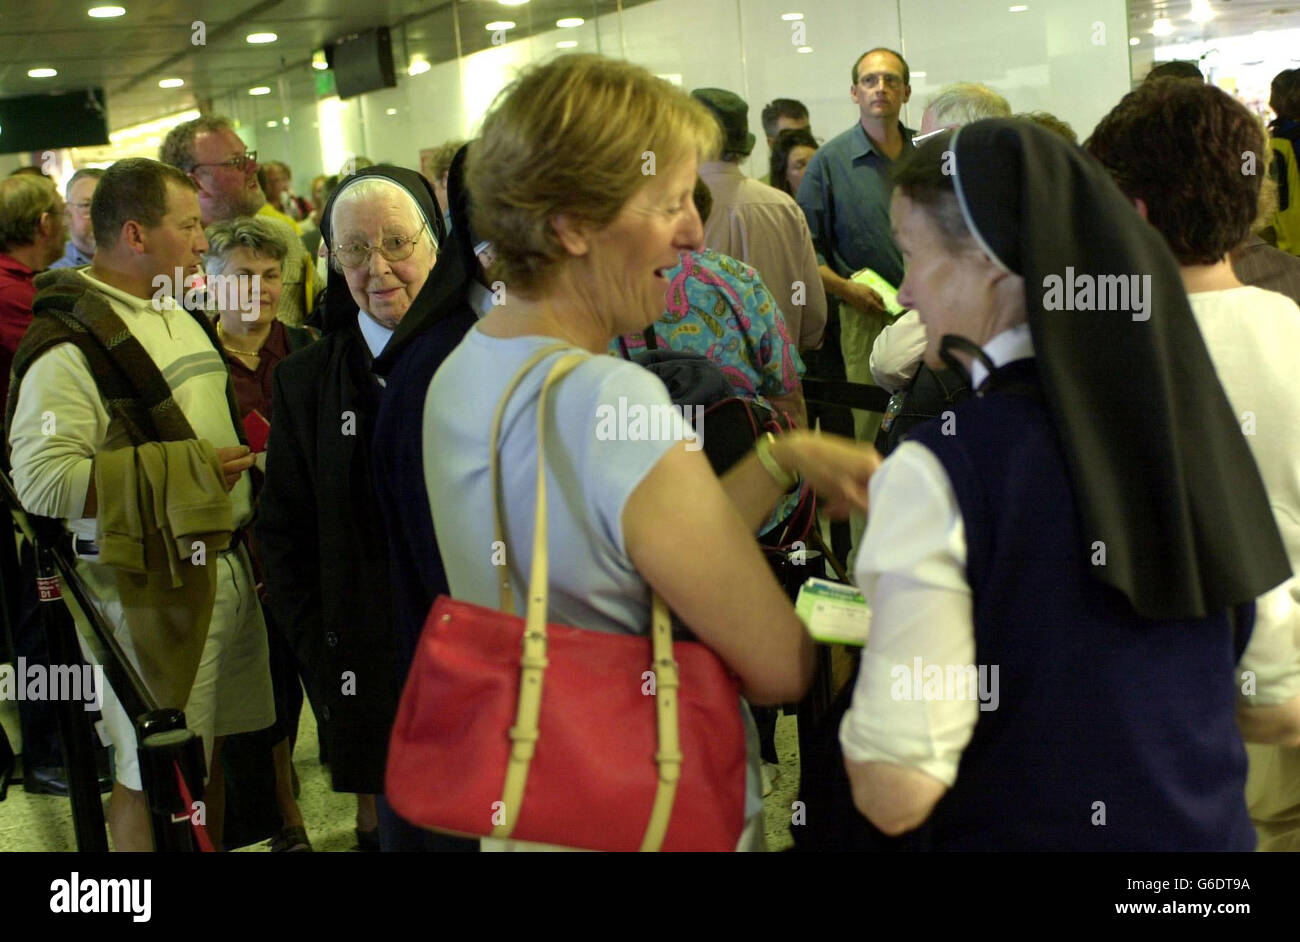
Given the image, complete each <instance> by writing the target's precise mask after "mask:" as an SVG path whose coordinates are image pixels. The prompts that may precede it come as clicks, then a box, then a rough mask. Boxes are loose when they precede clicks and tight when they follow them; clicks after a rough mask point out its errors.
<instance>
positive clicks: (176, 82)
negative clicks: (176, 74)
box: [158, 78, 185, 88]
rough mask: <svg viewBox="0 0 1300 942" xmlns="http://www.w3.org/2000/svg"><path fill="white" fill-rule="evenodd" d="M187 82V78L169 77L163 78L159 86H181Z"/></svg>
mask: <svg viewBox="0 0 1300 942" xmlns="http://www.w3.org/2000/svg"><path fill="white" fill-rule="evenodd" d="M184 84H185V79H178V78H169V79H163V80H162V81H161V82H159V83H158V87H159V88H180V87H181V86H182V85H184Z"/></svg>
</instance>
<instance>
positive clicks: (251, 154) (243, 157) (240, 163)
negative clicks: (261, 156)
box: [190, 150, 257, 172]
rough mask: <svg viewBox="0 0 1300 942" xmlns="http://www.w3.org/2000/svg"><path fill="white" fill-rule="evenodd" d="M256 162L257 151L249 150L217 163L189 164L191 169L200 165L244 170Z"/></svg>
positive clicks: (195, 168) (196, 168)
mask: <svg viewBox="0 0 1300 942" xmlns="http://www.w3.org/2000/svg"><path fill="white" fill-rule="evenodd" d="M255 163H257V151H255V150H250V151H246V152H245V153H242V154H236V155H235V156H234V157H231V158H230V159H229V160H223V161H221V163H219V164H190V169H191V170H198V169H199V168H200V167H230V168H231V169H232V170H239V171H241V172H242V171H244V170H247V169H248V165H249V164H255Z"/></svg>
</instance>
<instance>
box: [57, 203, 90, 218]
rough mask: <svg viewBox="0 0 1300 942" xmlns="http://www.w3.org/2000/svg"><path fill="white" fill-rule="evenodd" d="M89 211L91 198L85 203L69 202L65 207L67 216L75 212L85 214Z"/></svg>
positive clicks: (64, 210)
mask: <svg viewBox="0 0 1300 942" xmlns="http://www.w3.org/2000/svg"><path fill="white" fill-rule="evenodd" d="M89 212H90V200H86V201H85V202H84V203H68V204H67V205H66V206H65V207H64V208H63V213H64V215H65V216H71V215H72V214H73V213H77V214H78V215H81V216H85V215H86V214H87V213H89Z"/></svg>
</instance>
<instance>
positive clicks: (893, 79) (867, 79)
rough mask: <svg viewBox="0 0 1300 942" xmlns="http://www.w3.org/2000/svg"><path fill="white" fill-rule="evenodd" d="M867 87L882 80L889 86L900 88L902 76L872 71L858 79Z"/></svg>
mask: <svg viewBox="0 0 1300 942" xmlns="http://www.w3.org/2000/svg"><path fill="white" fill-rule="evenodd" d="M858 81H860V82H861V83H862V84H863V85H865V86H866V87H867V88H870V87H871V86H873V85H875V84H876V83H877V82H884V83H885V85H887V86H888V87H890V88H902V87H903V77H902V76H901V75H894V74H893V73H892V72H873V73H871V74H870V75H864V76H862V77H861V78H859V79H858Z"/></svg>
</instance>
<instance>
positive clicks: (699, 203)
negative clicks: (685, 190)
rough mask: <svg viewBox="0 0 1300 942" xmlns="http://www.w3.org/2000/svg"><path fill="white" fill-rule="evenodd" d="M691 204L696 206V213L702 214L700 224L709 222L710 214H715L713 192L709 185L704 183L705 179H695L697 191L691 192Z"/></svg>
mask: <svg viewBox="0 0 1300 942" xmlns="http://www.w3.org/2000/svg"><path fill="white" fill-rule="evenodd" d="M691 202H693V203H694V204H695V211H696V212H697V213H699V214H700V222H701V223H706V222H708V221H709V213H711V212H713V191H712V190H710V189H709V185H708V184H707V183H705V182H704V178H703V177H699V176H697V177H696V178H695V189H694V190H692V191H691Z"/></svg>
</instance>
